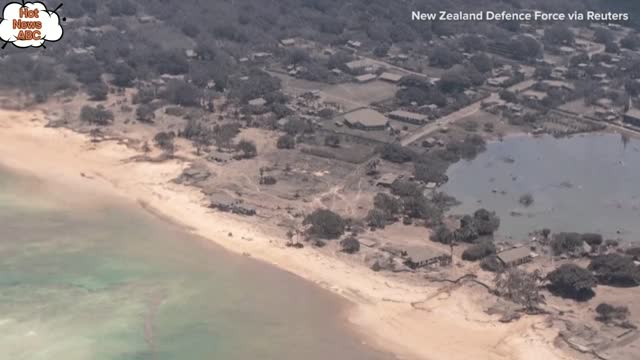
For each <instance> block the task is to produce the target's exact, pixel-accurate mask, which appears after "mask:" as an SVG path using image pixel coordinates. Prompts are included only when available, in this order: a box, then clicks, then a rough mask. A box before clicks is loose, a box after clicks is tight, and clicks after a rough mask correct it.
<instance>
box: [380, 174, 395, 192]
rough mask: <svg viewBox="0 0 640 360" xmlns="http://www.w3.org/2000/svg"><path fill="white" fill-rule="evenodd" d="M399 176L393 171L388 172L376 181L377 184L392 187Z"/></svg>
mask: <svg viewBox="0 0 640 360" xmlns="http://www.w3.org/2000/svg"><path fill="white" fill-rule="evenodd" d="M397 178H398V177H397V176H396V175H394V174H391V173H386V174H383V175H382V176H380V178H379V179H378V180H377V181H376V186H381V187H386V188H390V187H391V184H393V182H394V181H396V179H397Z"/></svg>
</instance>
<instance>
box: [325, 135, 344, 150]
mask: <svg viewBox="0 0 640 360" xmlns="http://www.w3.org/2000/svg"><path fill="white" fill-rule="evenodd" d="M324 144H325V145H326V146H330V147H334V148H337V147H339V146H340V137H338V135H335V134H330V135H327V136H326V137H325V138H324Z"/></svg>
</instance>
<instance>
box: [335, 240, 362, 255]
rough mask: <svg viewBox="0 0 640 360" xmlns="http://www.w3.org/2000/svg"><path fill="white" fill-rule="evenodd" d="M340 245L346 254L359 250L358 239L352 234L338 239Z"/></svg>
mask: <svg viewBox="0 0 640 360" xmlns="http://www.w3.org/2000/svg"><path fill="white" fill-rule="evenodd" d="M340 245H341V246H342V251H343V252H346V253H347V254H354V253H357V252H358V251H360V241H358V239H356V238H355V237H353V236H349V237H348V238H346V239H344V240H342V241H340Z"/></svg>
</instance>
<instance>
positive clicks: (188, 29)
mask: <svg viewBox="0 0 640 360" xmlns="http://www.w3.org/2000/svg"><path fill="white" fill-rule="evenodd" d="M182 32H183V33H184V34H185V35H187V36H188V37H190V38H195V37H196V36H198V34H200V28H199V27H198V26H197V25H196V24H194V23H185V24H183V25H182Z"/></svg>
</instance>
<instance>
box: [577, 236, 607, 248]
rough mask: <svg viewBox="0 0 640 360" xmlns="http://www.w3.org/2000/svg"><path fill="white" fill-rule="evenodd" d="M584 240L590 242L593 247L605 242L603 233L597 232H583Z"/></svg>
mask: <svg viewBox="0 0 640 360" xmlns="http://www.w3.org/2000/svg"><path fill="white" fill-rule="evenodd" d="M582 241H584V242H586V243H587V244H589V246H591V247H595V246H600V245H602V243H603V242H604V239H603V238H602V235H600V234H595V233H584V234H582Z"/></svg>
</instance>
